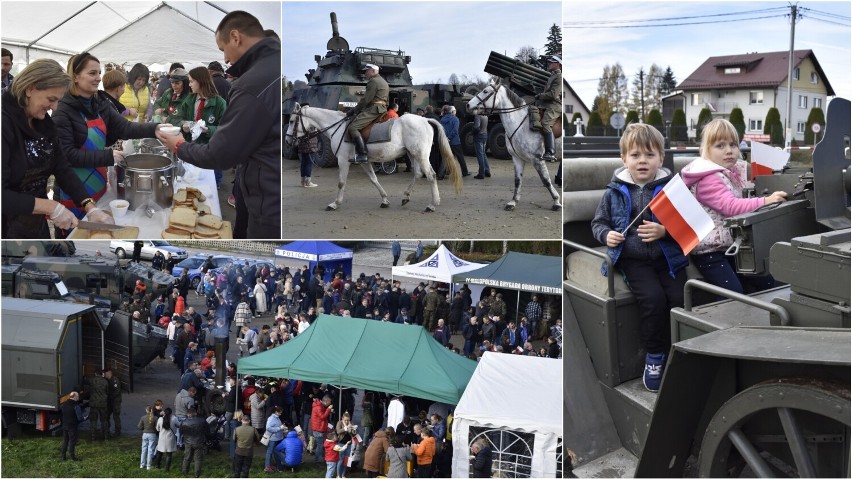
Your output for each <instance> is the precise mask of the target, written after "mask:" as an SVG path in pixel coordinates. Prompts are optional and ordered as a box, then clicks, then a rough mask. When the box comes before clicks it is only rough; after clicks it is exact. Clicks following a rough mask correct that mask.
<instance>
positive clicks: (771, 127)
mask: <svg viewBox="0 0 852 479" xmlns="http://www.w3.org/2000/svg"><path fill="white" fill-rule="evenodd" d="M763 133H764V134H768V135H769V136H770V138H771V139H770V143H772V144H773V145H776V146H783V145H784V125H783V124H782V123H781V113H780V112H779V111H778V108H775V107H772V108H770V109H769V111H767V112H766V119H765V120H764V121H763Z"/></svg>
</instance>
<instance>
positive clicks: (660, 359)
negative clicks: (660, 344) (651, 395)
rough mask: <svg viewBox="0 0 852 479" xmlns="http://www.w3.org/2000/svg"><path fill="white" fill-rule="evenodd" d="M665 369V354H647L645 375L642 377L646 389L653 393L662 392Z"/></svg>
mask: <svg viewBox="0 0 852 479" xmlns="http://www.w3.org/2000/svg"><path fill="white" fill-rule="evenodd" d="M665 368H666V355H665V354H663V353H658V354H645V373H644V374H643V375H642V384H644V385H645V389H647V390H648V391H651V392H657V391H659V390H660V383H661V382H663V371H664V370H665Z"/></svg>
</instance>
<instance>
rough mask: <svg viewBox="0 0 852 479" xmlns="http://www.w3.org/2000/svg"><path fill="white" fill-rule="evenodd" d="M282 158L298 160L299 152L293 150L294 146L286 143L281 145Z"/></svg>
mask: <svg viewBox="0 0 852 479" xmlns="http://www.w3.org/2000/svg"><path fill="white" fill-rule="evenodd" d="M281 158H284V159H285V160H298V159H299V150H298V149H296V148H293V145H291V144H290V143H288V142H286V141H285V142H284V143H283V144H282V145H281Z"/></svg>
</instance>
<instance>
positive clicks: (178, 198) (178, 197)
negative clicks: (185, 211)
mask: <svg viewBox="0 0 852 479" xmlns="http://www.w3.org/2000/svg"><path fill="white" fill-rule="evenodd" d="M172 200H173V201H174V202H175V203H186V190H185V189H184V188H181V189H179V190H177V192H176V193H175V195H174V196H173V197H172Z"/></svg>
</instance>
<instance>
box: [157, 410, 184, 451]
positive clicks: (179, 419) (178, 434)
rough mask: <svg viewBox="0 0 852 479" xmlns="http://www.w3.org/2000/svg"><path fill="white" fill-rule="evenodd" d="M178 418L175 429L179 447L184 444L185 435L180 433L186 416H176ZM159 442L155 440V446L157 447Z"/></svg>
mask: <svg viewBox="0 0 852 479" xmlns="http://www.w3.org/2000/svg"><path fill="white" fill-rule="evenodd" d="M175 417H176V418H177V423H178V424H177V425H178V427H177V429H175V439H176V440H177V445H178V447H180V446H183V436H182V435H181V433H180V426H181V424H183V422H184V421H186V416H175ZM156 445H157V443H156V442H154V446H155V447H156Z"/></svg>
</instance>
